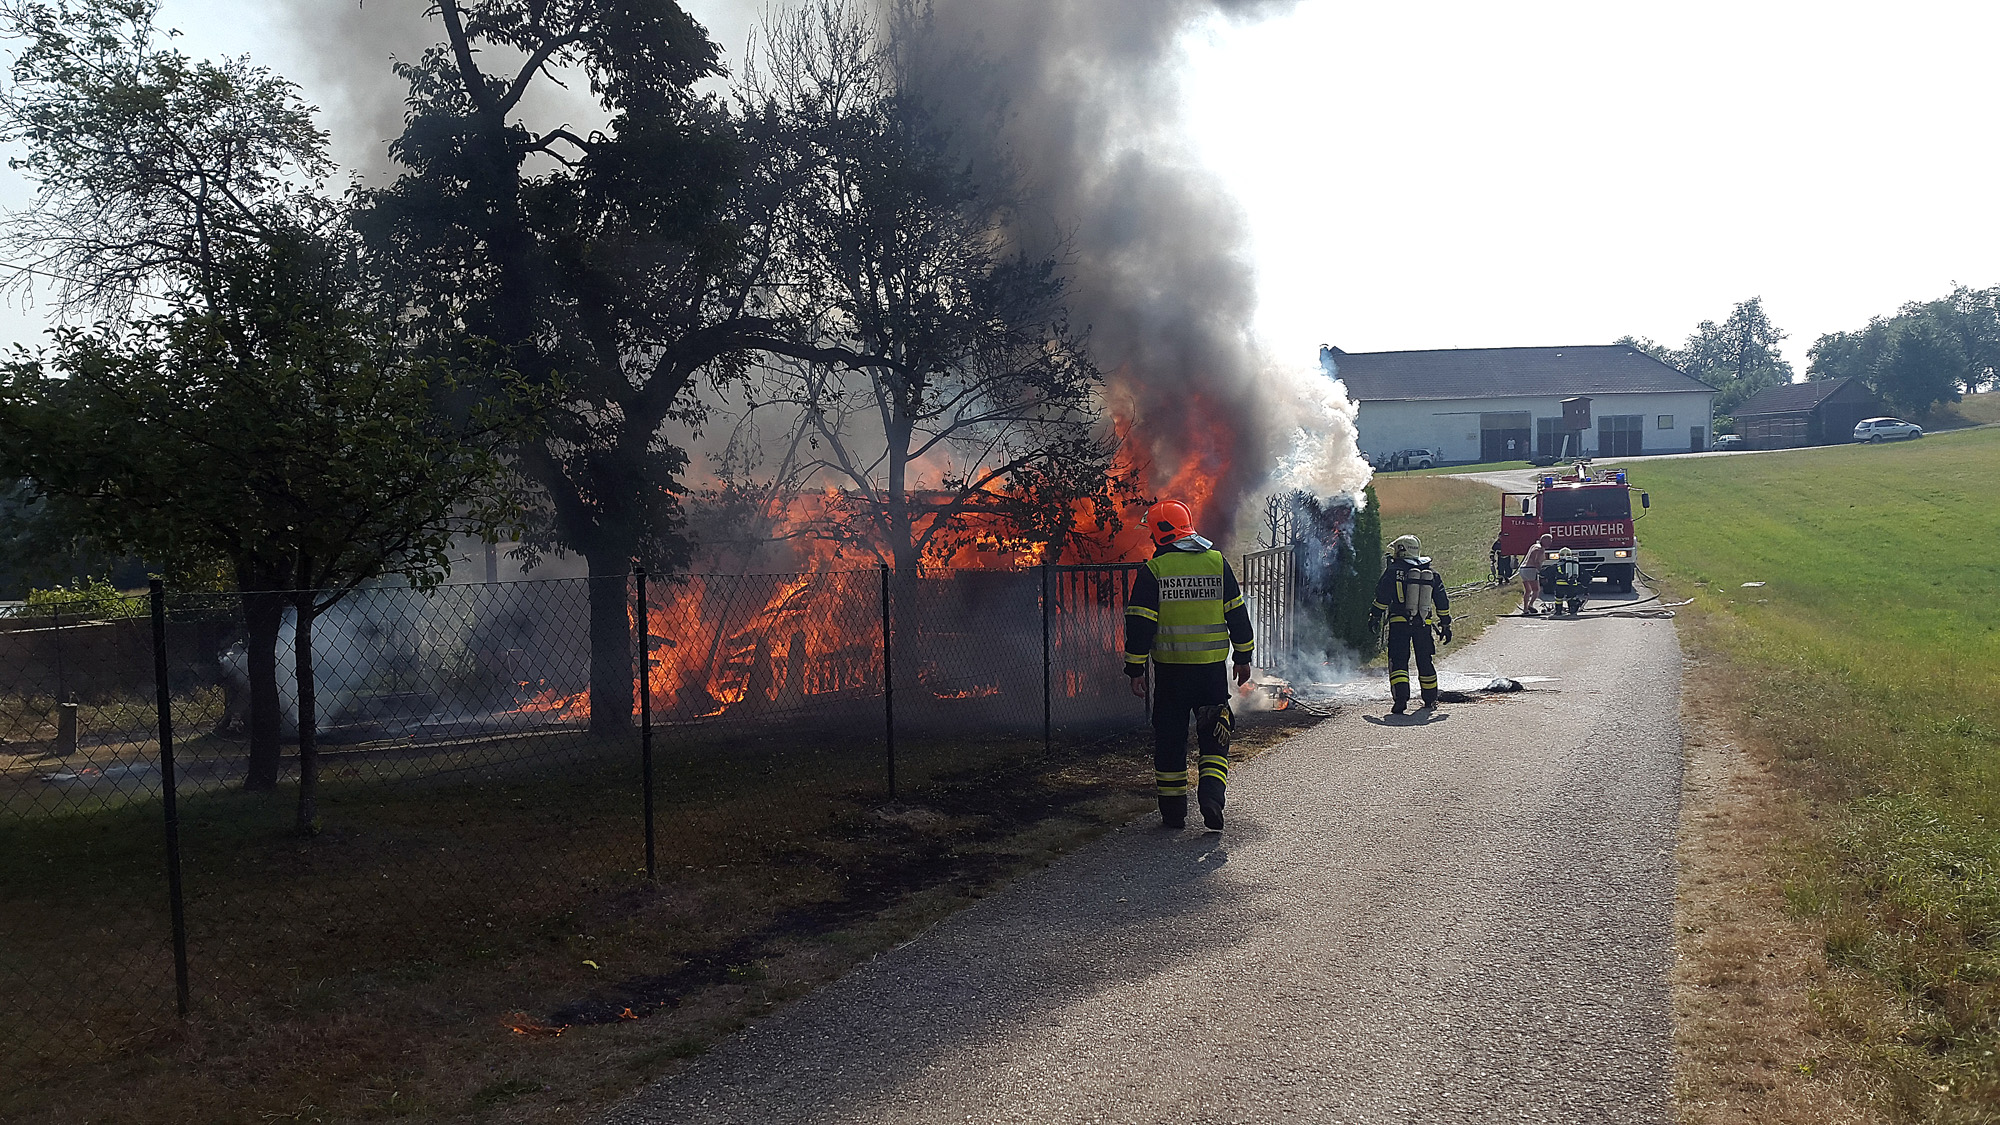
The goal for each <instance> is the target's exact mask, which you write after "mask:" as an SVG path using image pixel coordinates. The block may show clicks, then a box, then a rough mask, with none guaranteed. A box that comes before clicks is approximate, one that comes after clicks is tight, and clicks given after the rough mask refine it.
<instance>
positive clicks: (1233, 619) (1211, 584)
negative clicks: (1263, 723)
mask: <svg viewBox="0 0 2000 1125" xmlns="http://www.w3.org/2000/svg"><path fill="white" fill-rule="evenodd" d="M1146 528H1147V530H1148V531H1149V532H1151V533H1152V537H1153V546H1154V547H1155V551H1154V554H1153V557H1152V558H1151V559H1148V560H1147V561H1146V565H1145V567H1144V568H1143V569H1141V570H1140V571H1139V574H1138V576H1137V578H1135V579H1134V580H1133V583H1132V597H1131V600H1130V601H1129V602H1128V603H1127V604H1126V606H1125V674H1126V675H1127V676H1129V677H1131V683H1132V694H1133V695H1138V696H1143V695H1145V694H1146V661H1147V658H1148V657H1150V658H1151V659H1152V663H1153V668H1154V675H1153V781H1154V783H1155V786H1156V791H1157V792H1158V794H1159V798H1160V822H1161V824H1163V825H1164V826H1166V827H1168V828H1180V827H1182V826H1183V825H1185V824H1186V823H1187V794H1188V789H1189V788H1190V787H1189V785H1188V761H1187V737H1188V718H1189V716H1190V715H1192V716H1193V718H1194V725H1195V742H1196V744H1197V745H1198V746H1199V748H1200V755H1201V756H1200V760H1199V761H1198V762H1197V763H1196V767H1197V773H1198V775H1199V777H1198V782H1197V784H1196V785H1195V786H1194V787H1193V788H1194V789H1195V791H1196V794H1197V799H1198V801H1199V803H1200V805H1201V820H1202V823H1203V824H1205V825H1207V826H1208V827H1209V828H1211V829H1214V830H1217V831H1219V830H1221V828H1222V805H1223V799H1224V796H1225V794H1226V792H1227V790H1228V787H1229V737H1230V734H1231V732H1232V731H1233V729H1234V725H1235V716H1233V715H1232V714H1230V711H1229V677H1228V674H1227V672H1226V669H1227V667H1228V665H1229V663H1230V657H1231V655H1232V653H1233V654H1234V657H1235V661H1234V663H1235V666H1236V683H1237V686H1239V687H1241V686H1242V685H1244V684H1247V683H1249V682H1250V653H1251V649H1252V645H1251V636H1250V611H1249V610H1248V609H1246V608H1245V607H1244V605H1243V591H1242V590H1241V589H1240V588H1238V586H1237V585H1236V573H1235V572H1234V571H1232V570H1230V569H1229V563H1228V562H1226V561H1224V559H1223V557H1222V552H1220V551H1217V550H1216V549H1215V546H1214V544H1212V543H1210V542H1209V541H1208V540H1206V539H1203V538H1202V537H1201V536H1199V535H1196V534H1195V533H1194V514H1193V513H1192V512H1190V511H1188V506H1187V505H1186V504H1183V503H1181V502H1180V501H1178V500H1165V501H1161V502H1160V503H1158V504H1155V505H1153V507H1152V509H1151V510H1150V511H1148V512H1147V513H1146Z"/></svg>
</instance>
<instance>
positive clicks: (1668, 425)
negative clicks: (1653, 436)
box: [1660, 414, 1674, 430]
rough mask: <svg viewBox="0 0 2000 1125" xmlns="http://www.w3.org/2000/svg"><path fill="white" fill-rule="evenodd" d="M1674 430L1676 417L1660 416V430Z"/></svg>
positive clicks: (1669, 415)
mask: <svg viewBox="0 0 2000 1125" xmlns="http://www.w3.org/2000/svg"><path fill="white" fill-rule="evenodd" d="M1673 428H1674V416H1673V415H1671V414H1662V415H1660V429H1663V430H1671V429H1673Z"/></svg>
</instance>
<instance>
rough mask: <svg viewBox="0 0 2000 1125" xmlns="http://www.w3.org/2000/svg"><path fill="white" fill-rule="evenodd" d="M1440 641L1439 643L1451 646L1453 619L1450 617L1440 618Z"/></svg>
mask: <svg viewBox="0 0 2000 1125" xmlns="http://www.w3.org/2000/svg"><path fill="white" fill-rule="evenodd" d="M1438 640H1439V641H1442V642H1443V643H1445V644H1450V643H1451V618H1450V616H1445V617H1440V618H1438Z"/></svg>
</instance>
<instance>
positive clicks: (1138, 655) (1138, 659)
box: [1125, 652, 1146, 664]
mask: <svg viewBox="0 0 2000 1125" xmlns="http://www.w3.org/2000/svg"><path fill="white" fill-rule="evenodd" d="M1145 662H1146V654H1145V653H1143V652H1128V653H1126V654H1125V663H1127V664H1144V663H1145Z"/></svg>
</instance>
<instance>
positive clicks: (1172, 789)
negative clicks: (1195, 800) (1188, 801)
mask: <svg viewBox="0 0 2000 1125" xmlns="http://www.w3.org/2000/svg"><path fill="white" fill-rule="evenodd" d="M1154 792H1155V793H1158V794H1159V795H1160V796H1162V797H1185V796H1187V795H1188V783H1187V782H1185V781H1183V782H1181V783H1180V784H1179V785H1175V786H1169V785H1162V786H1160V787H1159V788H1157V789H1155V790H1154Z"/></svg>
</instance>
